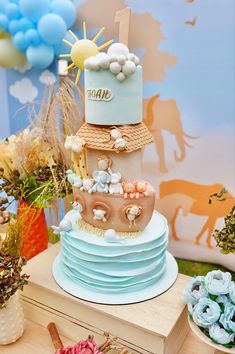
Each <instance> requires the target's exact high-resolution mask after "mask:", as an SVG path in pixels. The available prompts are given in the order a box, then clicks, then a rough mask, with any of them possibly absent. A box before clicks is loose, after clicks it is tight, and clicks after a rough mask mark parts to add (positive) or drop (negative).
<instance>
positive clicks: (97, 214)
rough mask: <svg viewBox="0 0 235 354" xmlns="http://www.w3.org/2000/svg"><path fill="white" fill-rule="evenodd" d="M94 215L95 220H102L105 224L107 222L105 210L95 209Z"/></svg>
mask: <svg viewBox="0 0 235 354" xmlns="http://www.w3.org/2000/svg"><path fill="white" fill-rule="evenodd" d="M93 213H94V216H93V219H94V220H100V221H103V222H106V221H107V220H106V218H105V214H106V212H105V211H104V210H101V209H93Z"/></svg>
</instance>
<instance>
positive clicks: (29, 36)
mask: <svg viewBox="0 0 235 354" xmlns="http://www.w3.org/2000/svg"><path fill="white" fill-rule="evenodd" d="M25 39H26V41H27V43H29V45H32V46H38V45H39V44H40V43H41V38H40V36H39V33H38V31H37V30H36V29H35V28H31V29H29V30H28V31H27V32H26V33H25Z"/></svg>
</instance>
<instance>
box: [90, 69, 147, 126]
mask: <svg viewBox="0 0 235 354" xmlns="http://www.w3.org/2000/svg"><path fill="white" fill-rule="evenodd" d="M142 97H143V89H142V67H141V66H140V65H139V66H137V70H136V72H135V73H134V74H133V75H131V76H128V77H127V78H126V79H125V80H124V81H118V80H117V78H116V76H115V75H114V74H113V73H112V72H110V71H109V70H99V71H93V70H87V69H86V70H85V117H86V122H87V123H89V124H95V125H115V126H118V125H125V124H137V123H140V122H141V121H142Z"/></svg>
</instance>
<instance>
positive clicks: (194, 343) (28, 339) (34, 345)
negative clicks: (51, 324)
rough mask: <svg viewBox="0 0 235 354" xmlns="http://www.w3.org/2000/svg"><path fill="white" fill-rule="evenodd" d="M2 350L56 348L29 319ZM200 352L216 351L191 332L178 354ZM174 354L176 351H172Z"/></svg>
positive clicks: (49, 352) (39, 353)
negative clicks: (12, 341)
mask: <svg viewBox="0 0 235 354" xmlns="http://www.w3.org/2000/svg"><path fill="white" fill-rule="evenodd" d="M61 339H62V341H63V343H64V344H65V345H70V344H73V343H74V342H73V341H72V340H71V339H69V338H67V337H61ZM0 352H1V354H32V353H33V354H53V353H54V348H53V345H52V342H51V338H50V335H49V333H48V330H47V329H46V328H44V327H42V326H40V325H38V324H36V323H33V322H31V321H29V320H28V321H27V323H26V329H25V332H24V334H23V337H22V338H20V339H19V340H18V341H17V342H15V343H13V344H10V345H7V346H0ZM199 353H200V354H214V351H213V348H210V347H208V346H207V345H206V344H204V343H202V342H199V341H198V339H197V338H196V337H195V336H194V334H193V333H192V332H189V334H188V336H187V337H186V340H185V342H184V344H183V346H182V348H181V349H180V351H179V352H178V354H199ZM172 354H176V353H174V352H172Z"/></svg>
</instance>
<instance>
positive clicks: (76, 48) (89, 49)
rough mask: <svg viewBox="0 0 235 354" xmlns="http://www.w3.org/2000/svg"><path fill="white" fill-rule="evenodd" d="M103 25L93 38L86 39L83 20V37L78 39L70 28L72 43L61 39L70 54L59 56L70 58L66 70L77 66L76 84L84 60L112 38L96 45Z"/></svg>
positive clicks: (94, 54) (106, 44)
mask: <svg viewBox="0 0 235 354" xmlns="http://www.w3.org/2000/svg"><path fill="white" fill-rule="evenodd" d="M104 30H105V27H102V28H101V29H100V30H99V32H98V33H97V34H96V35H95V36H94V38H92V39H91V40H90V39H87V33H86V23H85V22H83V39H79V38H78V37H77V36H76V35H75V34H74V33H73V32H72V31H71V30H70V31H69V33H70V35H71V37H72V38H73V39H74V40H75V42H74V43H71V42H69V41H67V40H66V39H63V42H64V43H66V44H67V45H69V46H70V47H71V53H70V54H61V55H60V58H70V59H71V61H72V64H71V65H69V66H68V67H67V69H66V71H69V70H71V69H74V68H78V72H77V75H76V79H75V83H76V84H77V83H78V81H79V78H80V74H81V70H84V62H85V61H86V59H88V58H89V57H91V56H96V55H97V54H98V53H99V52H100V50H101V49H103V48H105V47H107V46H109V45H110V44H111V43H112V42H113V40H112V39H111V40H109V41H108V42H105V43H103V44H102V45H100V46H99V47H98V45H97V44H96V41H97V40H98V38H99V37H100V36H101V34H102V33H103V32H104Z"/></svg>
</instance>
